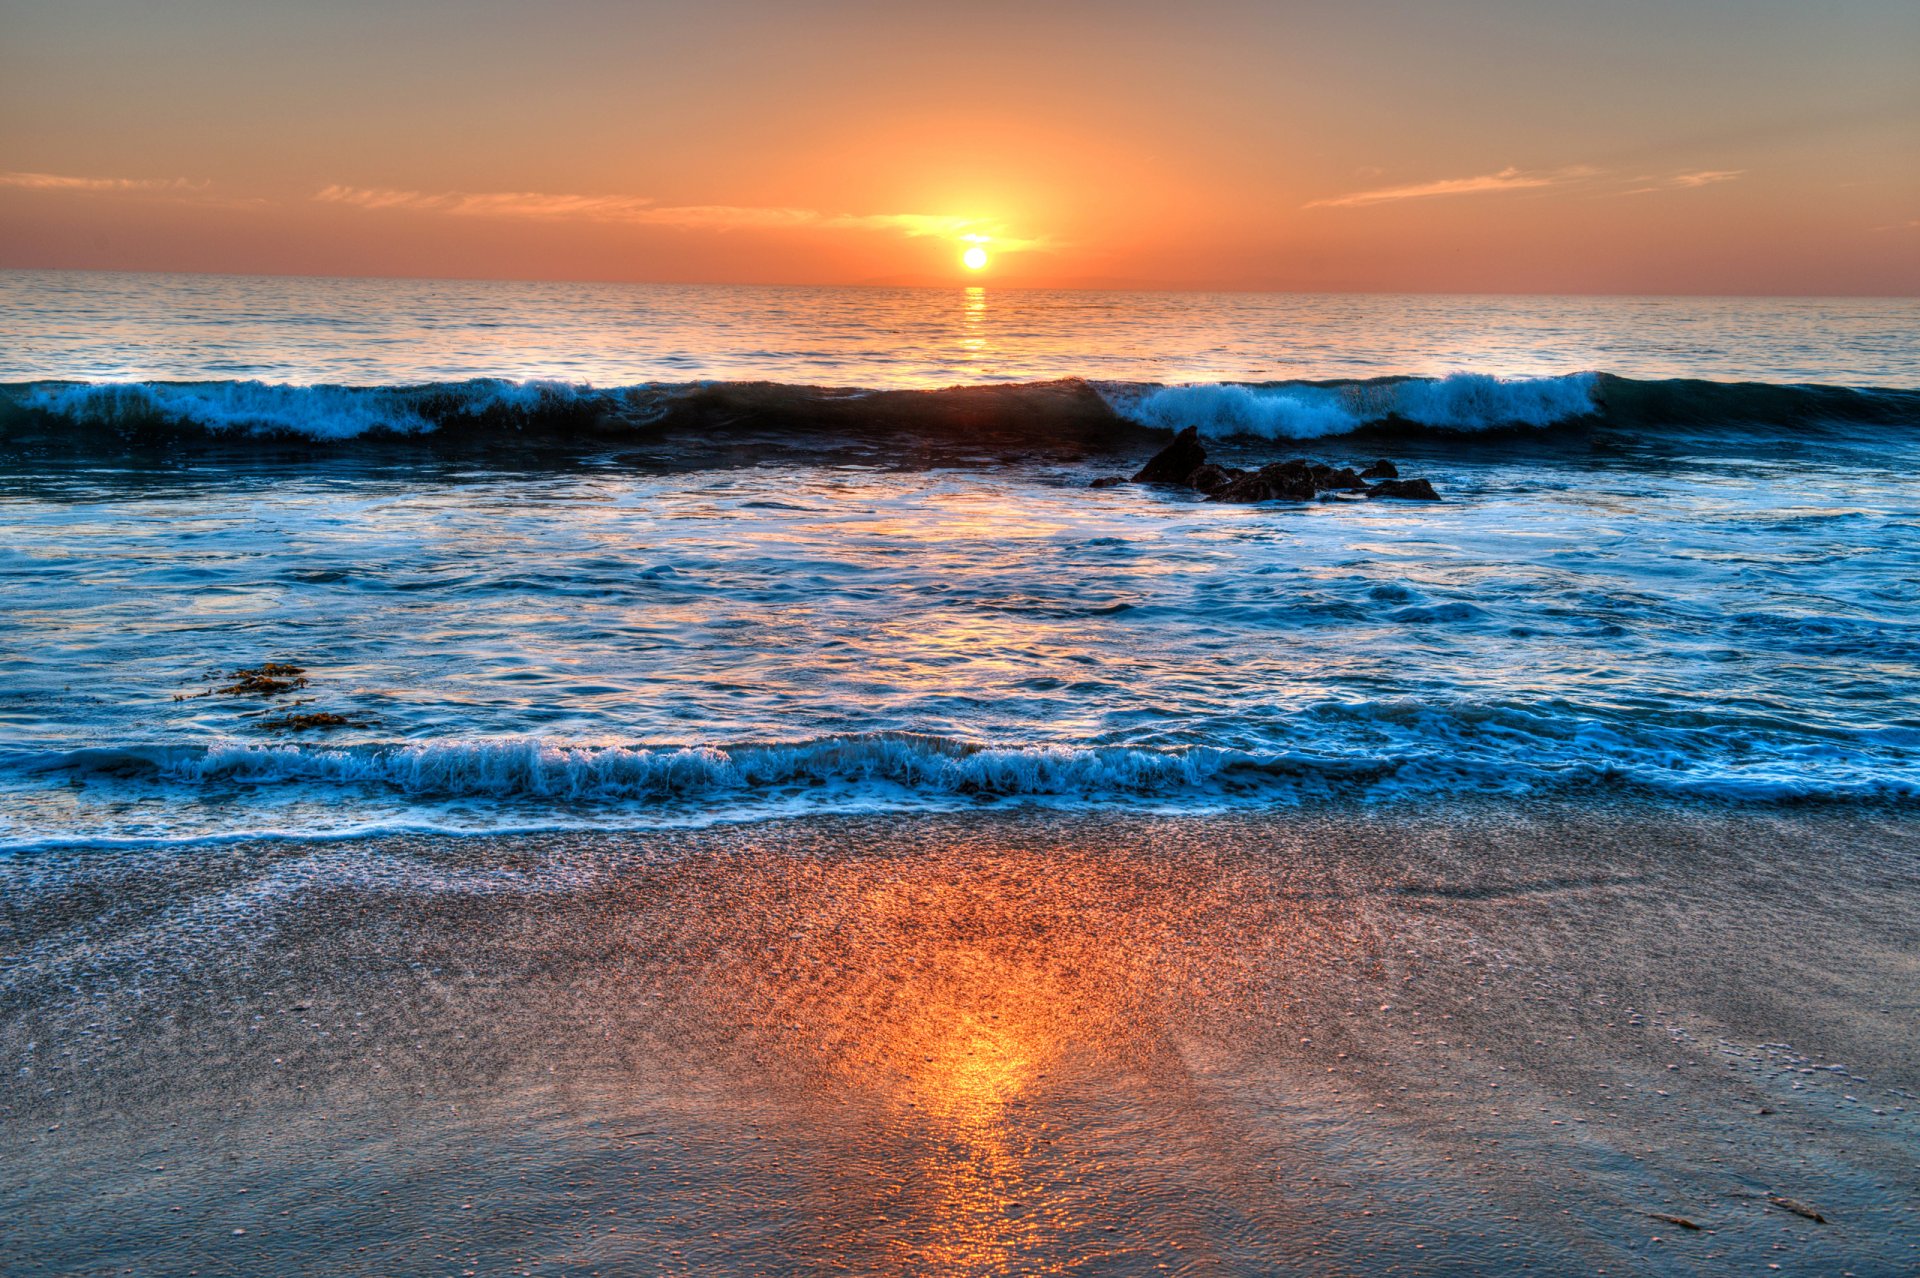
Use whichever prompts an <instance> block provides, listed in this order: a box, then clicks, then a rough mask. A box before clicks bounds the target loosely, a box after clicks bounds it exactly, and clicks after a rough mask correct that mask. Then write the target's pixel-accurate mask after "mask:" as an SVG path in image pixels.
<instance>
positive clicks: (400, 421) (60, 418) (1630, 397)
mask: <svg viewBox="0 0 1920 1278" xmlns="http://www.w3.org/2000/svg"><path fill="white" fill-rule="evenodd" d="M1844 423H1873V424H1883V423H1900V424H1905V425H1909V426H1910V425H1914V424H1917V423H1920V390H1855V389H1851V388H1847V387H1837V386H1776V385H1763V384H1754V383H1718V382H1702V381H1689V380H1669V381H1634V380H1630V379H1626V378H1619V377H1613V376H1609V375H1607V374H1604V373H1574V374H1568V375H1565V376H1558V377H1532V378H1501V377H1493V376H1489V375H1487V374H1483V373H1454V374H1451V375H1448V376H1445V377H1388V378H1379V379H1375V380H1371V381H1357V382H1271V383H1263V384H1259V385H1251V384H1242V383H1213V384H1201V385H1172V386H1169V385H1159V384H1145V383H1133V382H1106V383H1100V384H1097V385H1096V384H1093V383H1089V382H1085V381H1080V380H1074V379H1069V380H1066V381H1059V382H1034V383H1019V384H1006V385H980V386H955V387H948V388H945V389H937V390H861V389H846V388H832V387H817V386H790V385H783V384H780V383H773V382H700V383H689V384H678V385H669V384H645V385H638V386H627V387H616V388H610V389H607V388H597V387H593V386H586V385H575V384H572V383H566V382H548V381H531V382H512V381H503V380H499V379H492V378H478V379H473V380H470V381H464V382H443V383H432V384H427V385H421V386H370V387H351V386H292V385H270V384H267V383H262V382H138V383H126V384H105V383H103V384H94V383H77V382H57V383H24V384H18V385H12V386H0V441H4V440H7V439H9V438H20V437H23V436H31V437H33V438H35V439H36V440H37V441H38V442H39V443H40V444H41V445H43V446H47V447H59V446H62V445H65V446H69V447H81V446H83V445H85V444H87V443H88V442H89V440H88V438H86V437H89V436H98V435H99V434H101V433H105V434H107V435H109V436H114V437H118V438H121V439H129V438H142V437H154V438H159V439H165V440H176V441H177V440H190V439H193V438H196V437H198V438H205V439H214V440H240V439H284V440H296V441H311V442H320V443H328V444H339V443H343V442H346V441H350V440H355V439H361V438H396V437H407V438H422V437H432V438H435V439H438V440H443V441H447V442H450V443H460V442H464V441H472V440H499V439H502V438H522V439H561V440H564V439H569V438H579V437H591V438H612V439H616V440H617V439H621V438H637V437H645V436H648V435H651V434H656V433H659V432H663V431H683V432H686V433H688V434H691V435H696V436H704V437H713V438H724V437H727V436H730V435H738V434H741V433H747V432H757V433H761V434H787V435H798V436H802V437H813V438H818V439H832V438H835V437H844V436H857V435H870V434H876V433H880V434H890V435H896V436H909V437H913V436H918V437H925V438H946V439H950V440H953V441H956V442H962V443H986V442H1006V443H1011V442H1018V443H1021V444H1024V445H1033V444H1042V445H1044V444H1047V443H1053V444H1058V445H1061V446H1072V445H1076V444H1078V445H1115V444H1122V443H1126V442H1128V436H1129V435H1130V434H1139V433H1143V432H1146V431H1167V430H1178V429H1181V428H1183V427H1186V426H1198V427H1199V428H1200V431H1201V433H1202V434H1204V435H1208V436H1212V437H1215V438H1230V437H1245V438H1252V439H1303V440H1304V439H1322V438H1327V437H1332V436H1340V435H1346V434H1350V433H1352V432H1355V431H1360V430H1389V431H1391V430H1415V431H1437V432H1449V433H1456V434H1460V433H1476V432H1485V431H1493V430H1513V429H1535V430H1538V429H1544V428H1549V427H1562V426H1568V425H1581V424H1593V425H1603V426H1620V427H1627V428H1632V429H1640V430H1652V431H1660V430H1666V429H1686V430H1699V429H1702V428H1722V429H1738V428H1741V427H1752V426H1775V427H1798V426H1805V425H1809V424H1844ZM75 428H79V429H77V430H76V429H75Z"/></svg>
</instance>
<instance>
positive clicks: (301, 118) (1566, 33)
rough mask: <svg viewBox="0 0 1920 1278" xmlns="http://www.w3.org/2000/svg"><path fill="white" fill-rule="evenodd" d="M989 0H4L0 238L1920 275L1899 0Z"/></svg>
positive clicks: (893, 264) (1912, 133)
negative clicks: (961, 2)
mask: <svg viewBox="0 0 1920 1278" xmlns="http://www.w3.org/2000/svg"><path fill="white" fill-rule="evenodd" d="M1096 14H1100V15H1107V16H1108V17H1110V18H1111V20H1101V21H1096V20H1095V17H1096ZM981 20H982V22H983V24H984V25H985V26H987V27H990V28H991V30H992V31H993V33H994V38H993V39H991V40H988V41H979V42H975V41H969V42H966V43H965V46H964V47H954V46H953V45H952V43H951V42H950V41H947V40H945V39H944V38H942V36H941V28H942V27H943V26H944V23H945V18H944V16H942V15H937V14H934V13H932V12H931V11H923V10H918V9H912V10H908V11H905V12H895V11H886V12H881V11H874V10H870V9H867V8H866V7H864V6H858V5H853V4H837V5H832V6H829V7H828V8H827V9H825V10H818V11H813V12H810V13H809V14H807V15H804V16H802V15H797V14H793V13H790V12H788V11H786V10H784V9H782V8H780V7H777V6H773V5H771V4H769V3H766V0H729V3H727V4H724V5H721V6H718V7H717V8H714V9H711V10H702V11H700V12H694V11H689V10H682V9H679V8H677V7H672V6H664V7H660V6H656V7H646V8H636V9H630V10H620V11H609V10H607V9H605V8H603V7H601V6H598V5H595V4H591V3H587V2H586V0H563V2H562V3H558V4H555V5H552V6H546V7H544V8H543V9H542V11H541V13H540V14H539V15H532V14H528V13H525V12H520V11H516V10H512V9H509V8H504V7H493V6H490V5H482V6H480V7H479V8H477V9H476V8H474V7H472V6H459V7H457V6H455V5H453V4H452V2H451V0H415V2H414V3H412V4H409V5H405V6H401V7H400V8H399V9H398V10H396V11H394V12H391V13H375V12H370V11H361V10H358V9H349V8H346V7H344V6H343V5H342V4H340V3H325V4H317V5H298V6H296V5H291V4H284V3H282V4H242V3H240V0H197V2H196V3H195V4H193V5H191V6H189V7H188V8H186V9H184V10H180V11H171V10H170V11H169V12H167V13H164V14H162V13H155V12H153V11H151V10H150V9H148V8H143V7H140V6H135V5H132V4H130V3H127V2H126V0H83V2H81V3H58V4H56V3H53V0H14V3H13V4H11V5H10V17H9V35H10V38H9V40H8V41H7V42H6V45H5V46H4V48H3V49H0V112H3V114H0V120H4V132H0V138H3V139H4V141H5V143H6V145H5V147H4V149H0V267H56V268H59V267H70V268H89V269H126V270H179V271H218V272H230V273H266V274H313V275H371V276H381V275H396V276H418V277H459V278H513V279H556V280H571V279H591V280H617V281H658V282H669V283H682V282H715V283H808V284H862V283H920V284H964V283H966V282H968V281H970V280H979V279H983V278H988V277H991V279H992V282H993V283H995V284H996V285H1000V286H1041V287H1146V288H1215V289H1273V290H1287V291H1343V290H1351V291H1370V292H1379V291H1407V292H1440V291H1457V292H1547V293H1582V292H1596V293H1609V292H1612V293H1622V292H1624V293H1662V292H1679V293H1782V294H1808V293H1880V294H1896V295H1899V294H1911V293H1916V292H1920V90H1916V89H1915V87H1914V85H1913V83H1912V76H1911V74H1910V72H1911V68H1912V65H1913V64H1914V58H1915V56H1916V54H1920V11H1916V10H1914V9H1913V8H1912V7H1911V6H1905V5H1902V4H1897V3H1894V2H1893V0H1844V2H1843V3H1840V4H1838V5H1836V6H1832V7H1829V8H1828V9H1826V10H1824V11H1822V12H1821V13H1819V14H1812V13H1802V12H1799V11H1798V10H1796V9H1794V8H1793V7H1791V6H1785V5H1775V4H1773V3H1771V0H1768V3H1767V4H1765V5H1764V6H1762V8H1761V9H1759V10H1756V9H1755V8H1754V7H1753V6H1751V5H1745V6H1742V5H1739V4H1735V3H1734V2H1733V0H1683V2H1681V3H1676V4H1674V5H1670V6H1666V7H1664V8H1663V9H1662V10H1660V11H1658V12H1652V11H1650V12H1647V13H1642V14H1638V15H1636V18H1635V20H1634V21H1633V22H1629V23H1621V22H1618V21H1614V20H1609V19H1608V17H1607V15H1604V14H1595V13H1590V12H1587V11H1584V10H1580V11H1569V12H1564V13H1554V14H1545V13H1538V12H1532V13H1527V14H1516V13H1514V12H1512V11H1510V10H1509V9H1508V8H1507V7H1505V6H1503V5H1501V4H1500V3H1499V2H1498V0H1451V3H1448V4H1446V5H1444V6H1418V5H1415V4H1412V3H1411V2H1410V0H1390V2H1389V3H1387V4H1385V5H1384V6H1382V7H1377V8H1376V9H1375V10H1373V11H1370V12H1369V13H1368V14H1366V15H1364V16H1362V15H1356V14H1353V13H1336V12H1334V11H1332V10H1322V9H1321V8H1320V7H1318V6H1316V5H1312V4H1306V3H1296V4H1288V5H1280V6H1267V7H1248V6H1244V5H1242V4H1239V3H1237V2H1235V0H1205V3H1202V4H1201V5H1200V6H1199V12H1198V13H1197V14H1194V15H1190V16H1188V17H1184V18H1182V17H1178V16H1176V15H1169V14H1164V13H1161V12H1159V11H1158V10H1155V9H1152V8H1148V7H1144V6H1140V7H1136V6H1131V5H1124V4H1123V5H1121V6H1119V7H1117V8H1116V7H1112V6H1109V7H1106V8H1103V9H1101V10H1098V11H1096V10H1093V9H1090V8H1087V7H1085V6H1078V5H1069V6H1066V7H1064V8H1059V9H1055V10H1050V11H1048V12H1045V13H1034V12H1029V11H1027V10H1026V9H1024V8H1015V7H1011V6H1000V5H994V4H989V5H987V6H986V8H985V10H983V11H982V13H981ZM656 47H670V48H673V49H675V50H677V51H679V52H678V54H677V56H676V57H674V58H672V59H666V60H660V59H652V60H648V61H646V63H645V65H646V67H647V71H646V74H645V75H644V76H635V75H633V74H631V73H630V68H631V67H632V66H634V65H639V62H637V61H636V60H637V59H641V58H642V57H643V56H644V51H646V50H649V49H653V48H656ZM1436 52H1439V53H1442V54H1444V56H1441V57H1435V56H1434V55H1435V53H1436ZM183 70H186V71H191V72H192V73H193V74H190V75H186V76H184V77H183V76H182V74H181V73H182V71H183ZM502 86H512V91H511V92H509V93H505V94H503V93H502V92H501V87H502ZM973 249H980V250H982V251H983V252H984V253H985V254H986V256H987V259H988V260H987V261H984V262H979V263H978V264H976V260H977V255H975V254H973V253H972V252H971V250H973Z"/></svg>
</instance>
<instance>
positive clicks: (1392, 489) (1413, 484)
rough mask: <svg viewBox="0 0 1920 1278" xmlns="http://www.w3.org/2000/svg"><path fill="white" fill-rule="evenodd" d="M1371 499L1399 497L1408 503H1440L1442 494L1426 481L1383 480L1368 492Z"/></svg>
mask: <svg viewBox="0 0 1920 1278" xmlns="http://www.w3.org/2000/svg"><path fill="white" fill-rule="evenodd" d="M1367 496H1369V497H1399V498H1402V499H1404V500H1406V501H1439V500H1440V494H1439V493H1436V492H1435V491H1433V485H1432V484H1430V483H1428V482H1427V481H1426V480H1424V479H1383V480H1381V481H1380V482H1379V483H1377V484H1375V485H1374V486H1373V487H1372V488H1369V489H1368V490H1367Z"/></svg>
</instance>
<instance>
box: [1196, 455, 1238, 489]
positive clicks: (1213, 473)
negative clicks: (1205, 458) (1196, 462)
mask: <svg viewBox="0 0 1920 1278" xmlns="http://www.w3.org/2000/svg"><path fill="white" fill-rule="evenodd" d="M1245 473H1246V472H1245V471H1240V470H1228V469H1227V468H1226V467H1225V466H1216V465H1214V464H1213V463H1212V462H1208V463H1207V464H1206V465H1204V466H1202V467H1200V468H1199V469H1198V470H1196V471H1194V472H1193V473H1192V474H1191V475H1188V476H1187V487H1189V488H1196V489H1198V490H1199V491H1201V492H1203V493H1217V492H1219V491H1220V490H1221V489H1222V488H1225V487H1226V486H1227V485H1228V484H1231V483H1232V482H1233V481H1234V480H1235V479H1237V478H1238V477H1239V476H1241V475H1243V474H1245Z"/></svg>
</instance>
